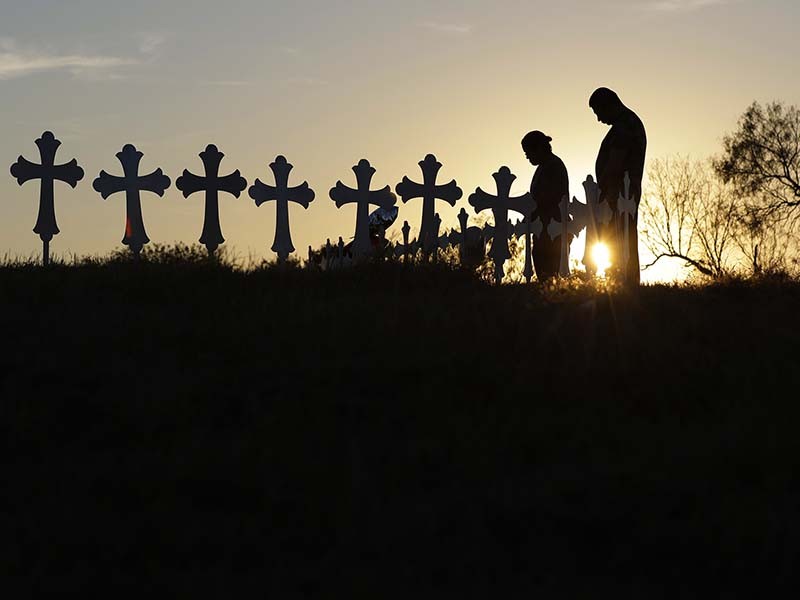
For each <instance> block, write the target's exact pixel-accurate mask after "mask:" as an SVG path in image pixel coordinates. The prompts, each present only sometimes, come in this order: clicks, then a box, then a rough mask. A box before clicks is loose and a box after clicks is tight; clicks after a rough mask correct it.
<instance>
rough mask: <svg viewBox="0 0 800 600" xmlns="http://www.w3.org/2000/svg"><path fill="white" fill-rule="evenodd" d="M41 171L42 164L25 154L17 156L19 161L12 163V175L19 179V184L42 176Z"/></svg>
mask: <svg viewBox="0 0 800 600" xmlns="http://www.w3.org/2000/svg"><path fill="white" fill-rule="evenodd" d="M41 173H42V166H41V165H37V164H34V163H32V162H31V161H29V160H28V159H27V158H25V157H24V156H20V157H19V158H17V162H15V163H14V164H13V165H11V176H12V177H14V178H15V179H16V180H17V183H18V184H19V185H22V184H24V183H26V182H28V181H30V180H31V179H36V178H37V177H40V176H41Z"/></svg>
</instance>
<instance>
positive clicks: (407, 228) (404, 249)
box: [394, 221, 415, 264]
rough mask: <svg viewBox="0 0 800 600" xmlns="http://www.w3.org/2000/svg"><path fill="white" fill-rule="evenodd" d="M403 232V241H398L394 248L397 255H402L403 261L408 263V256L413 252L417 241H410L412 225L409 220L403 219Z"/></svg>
mask: <svg viewBox="0 0 800 600" xmlns="http://www.w3.org/2000/svg"><path fill="white" fill-rule="evenodd" d="M400 231H402V232H403V243H402V244H401V243H400V242H398V243H397V245H396V246H395V249H394V254H395V256H402V257H403V262H404V263H405V264H408V257H409V255H410V254H411V252H413V246H414V243H415V242H409V241H408V236H409V234H410V233H411V225H409V224H408V221H403V228H402V229H401V230H400Z"/></svg>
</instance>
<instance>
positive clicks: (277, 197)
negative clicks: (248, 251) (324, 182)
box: [248, 156, 314, 262]
mask: <svg viewBox="0 0 800 600" xmlns="http://www.w3.org/2000/svg"><path fill="white" fill-rule="evenodd" d="M269 168H270V169H272V173H273V174H274V176H275V187H273V186H271V185H267V184H265V183H262V182H261V180H260V179H256V182H255V183H254V184H253V185H252V186H250V189H249V190H248V194H249V195H250V197H251V198H252V199H253V200H255V202H256V206H261V205H262V204H264V203H265V202H269V201H271V200H274V201H275V210H276V219H275V241H274V242H273V243H272V251H273V252H275V253H276V254H277V255H278V261H279V262H285V261H286V259H287V258H289V255H290V254H291V253H292V252H294V244H292V234H291V231H290V230H289V202H296V203H297V204H299V205H300V206H302V207H303V208H308V205H309V204H311V202H312V201H313V200H314V190H312V189H311V188H309V187H308V183H307V182H305V181H304V182H303V183H301V184H300V185H298V186H297V187H293V188H290V187H289V173H291V171H292V168H293V167H292V165H291V164H289V163H288V162H286V158H284V157H283V156H278V157H277V158H276V159H275V162H273V163H270V165H269Z"/></svg>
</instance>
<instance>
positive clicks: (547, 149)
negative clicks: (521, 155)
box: [522, 131, 553, 166]
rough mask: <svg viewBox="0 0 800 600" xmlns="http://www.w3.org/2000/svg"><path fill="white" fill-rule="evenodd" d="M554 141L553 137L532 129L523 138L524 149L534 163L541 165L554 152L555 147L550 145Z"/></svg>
mask: <svg viewBox="0 0 800 600" xmlns="http://www.w3.org/2000/svg"><path fill="white" fill-rule="evenodd" d="M552 141H553V138H551V137H550V136H548V135H545V134H543V133H542V132H541V131H531V132H529V133H527V134H525V137H524V138H522V151H523V152H525V156H526V157H527V158H528V160H529V161H530V163H531V164H532V165H534V166H536V165H540V164H542V162H543V161H544V159H545V158H547V157H548V156H550V155H551V154H552V153H553V148H552V147H551V146H550V142H552Z"/></svg>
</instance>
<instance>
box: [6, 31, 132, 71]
mask: <svg viewBox="0 0 800 600" xmlns="http://www.w3.org/2000/svg"><path fill="white" fill-rule="evenodd" d="M135 64H138V61H136V60H132V59H128V58H120V57H116V56H102V55H87V54H55V53H52V52H45V51H38V50H32V49H30V48H24V49H23V48H19V47H18V46H17V45H16V44H15V43H14V41H13V40H11V39H9V38H4V39H2V40H0V80H5V79H14V78H18V77H25V76H27V75H33V74H35V73H45V72H54V71H67V72H69V73H72V74H73V75H76V76H81V77H83V76H89V77H94V78H97V79H100V78H105V79H109V78H113V77H115V75H113V74H112V73H110V72H109V71H110V70H112V69H115V68H118V67H123V66H128V65H135Z"/></svg>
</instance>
